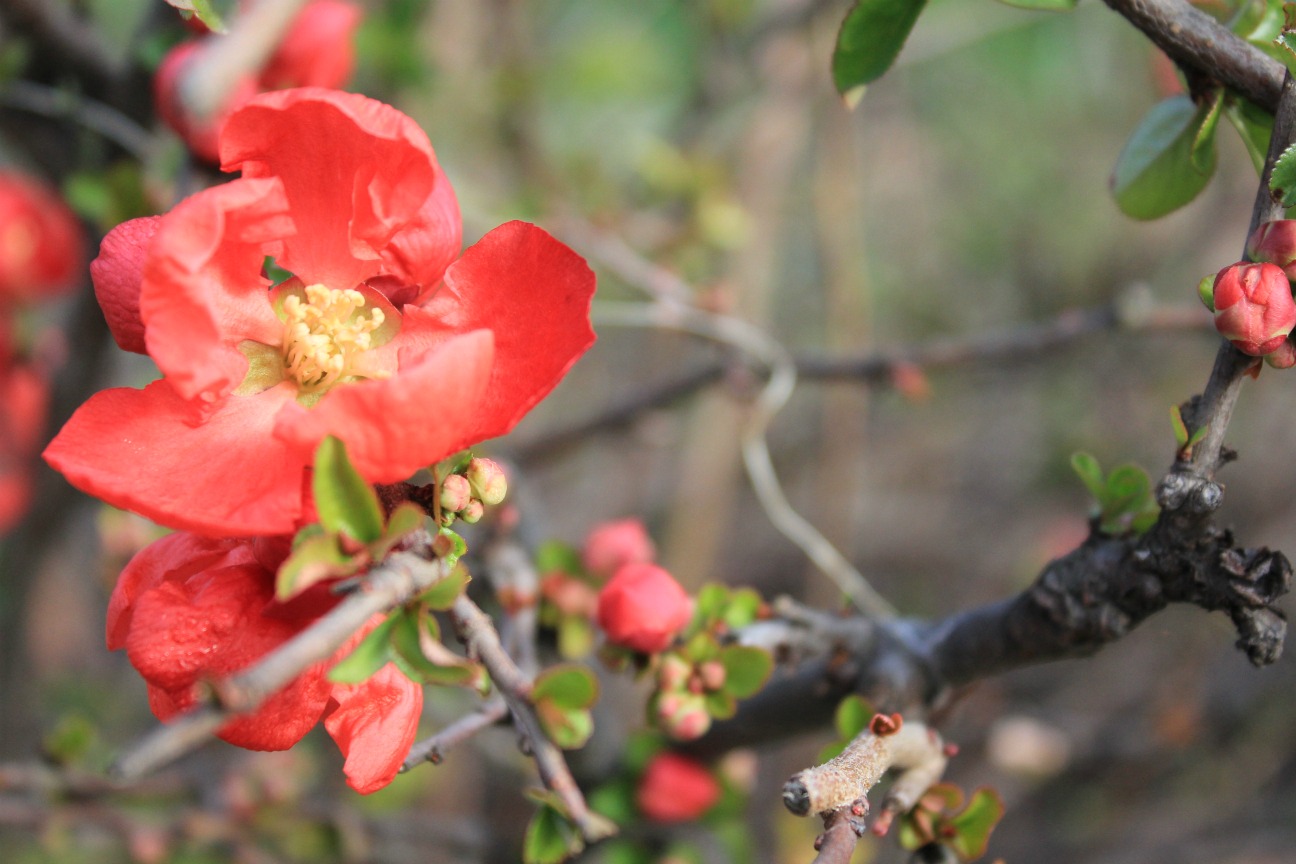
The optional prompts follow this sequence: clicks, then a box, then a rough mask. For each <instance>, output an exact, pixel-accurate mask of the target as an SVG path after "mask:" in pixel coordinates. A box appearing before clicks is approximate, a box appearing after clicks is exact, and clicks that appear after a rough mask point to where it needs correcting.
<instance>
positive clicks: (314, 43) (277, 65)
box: [261, 0, 360, 90]
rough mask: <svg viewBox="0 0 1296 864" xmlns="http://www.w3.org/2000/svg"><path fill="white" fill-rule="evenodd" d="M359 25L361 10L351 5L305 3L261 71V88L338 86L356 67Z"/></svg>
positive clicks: (331, 0)
mask: <svg viewBox="0 0 1296 864" xmlns="http://www.w3.org/2000/svg"><path fill="white" fill-rule="evenodd" d="M359 24H360V9H359V7H357V6H353V5H352V4H350V3H341V2H338V0H314V2H312V3H308V4H306V8H304V9H302V11H301V12H300V13H298V15H297V17H296V18H295V19H293V22H292V25H291V26H290V27H289V28H288V32H287V33H285V34H284V37H283V39H281V40H280V42H279V46H278V47H277V48H275V52H274V54H272V55H271V56H270V59H269V61H267V63H266V65H265V68H264V69H262V70H261V85H262V87H264V88H265V89H267V90H275V89H279V88H281V87H341V86H342V85H343V84H345V83H346V81H347V79H348V78H350V77H351V70H352V68H353V67H354V66H355V46H354V44H353V37H354V35H355V29H356V27H358V26H359Z"/></svg>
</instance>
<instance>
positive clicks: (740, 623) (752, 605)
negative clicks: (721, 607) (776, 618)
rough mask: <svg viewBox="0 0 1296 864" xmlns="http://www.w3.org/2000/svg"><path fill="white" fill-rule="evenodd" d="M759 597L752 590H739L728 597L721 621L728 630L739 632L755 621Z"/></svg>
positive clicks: (759, 603) (758, 609)
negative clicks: (727, 604) (727, 603)
mask: <svg viewBox="0 0 1296 864" xmlns="http://www.w3.org/2000/svg"><path fill="white" fill-rule="evenodd" d="M761 602H762V601H761V596H760V594H758V593H757V592H756V591H755V590H754V589H752V588H739V589H737V590H736V591H733V592H732V593H731V594H730V595H729V606H728V608H727V609H725V611H724V617H723V621H724V623H725V626H726V627H728V628H729V629H730V630H739V629H741V628H743V627H746V626H747V625H748V624H751V623H752V622H753V621H755V620H756V616H757V615H758V614H760V608H761Z"/></svg>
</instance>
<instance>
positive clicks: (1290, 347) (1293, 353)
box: [1264, 336, 1296, 369]
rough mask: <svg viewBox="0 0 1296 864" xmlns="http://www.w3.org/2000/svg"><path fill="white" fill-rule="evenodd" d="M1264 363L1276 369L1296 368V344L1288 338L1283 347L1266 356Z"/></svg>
mask: <svg viewBox="0 0 1296 864" xmlns="http://www.w3.org/2000/svg"><path fill="white" fill-rule="evenodd" d="M1264 361H1265V363H1266V364H1267V365H1269V366H1272V367H1273V368H1275V369H1290V368H1291V367H1293V366H1296V343H1293V342H1292V340H1291V337H1290V336H1288V337H1287V339H1286V340H1285V341H1284V342H1283V343H1282V344H1281V345H1279V346H1278V347H1277V348H1275V349H1274V350H1272V351H1270V352H1269V353H1268V354H1266V355H1265V358H1264Z"/></svg>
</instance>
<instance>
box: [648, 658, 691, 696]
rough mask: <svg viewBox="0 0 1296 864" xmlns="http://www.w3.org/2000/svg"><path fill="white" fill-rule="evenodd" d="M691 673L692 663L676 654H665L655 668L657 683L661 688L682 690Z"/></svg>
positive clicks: (686, 684)
mask: <svg viewBox="0 0 1296 864" xmlns="http://www.w3.org/2000/svg"><path fill="white" fill-rule="evenodd" d="M692 674H693V664H691V663H689V662H688V661H687V660H685V659H684V658H683V657H681V656H679V655H678V654H667V655H666V656H665V657H663V658H662V661H661V666H660V667H659V668H658V669H657V685H658V686H659V687H661V689H662V690H683V689H684V688H685V687H687V686H688V680H689V676H690V675H692Z"/></svg>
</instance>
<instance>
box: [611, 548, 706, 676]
mask: <svg viewBox="0 0 1296 864" xmlns="http://www.w3.org/2000/svg"><path fill="white" fill-rule="evenodd" d="M692 617H693V601H692V600H691V599H690V598H689V596H688V595H687V594H685V593H684V589H683V588H681V587H680V584H679V583H678V582H676V581H675V579H674V577H673V576H671V575H670V574H669V573H667V572H666V571H665V570H663V569H662V568H660V567H658V566H656V565H654V564H626V565H625V566H624V567H622V568H621V569H620V570H618V571H617V572H616V575H615V576H613V577H612V578H611V579H610V580H609V581H608V583H607V584H606V585H604V586H603V590H601V591H599V597H598V623H599V626H600V627H602V628H603V632H604V633H605V634H606V635H607V638H608V641H609V642H611V643H613V644H614V645H620V646H621V647H623V648H630V649H633V650H635V651H642V652H643V653H645V654H652V653H654V652H657V651H661V650H663V649H664V648H666V647H667V646H668V645H670V643H671V640H673V639H674V638H675V635H676V634H677V633H679V632H680V631H681V630H683V629H684V625H686V624H688V622H689V619H690V618H692Z"/></svg>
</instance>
